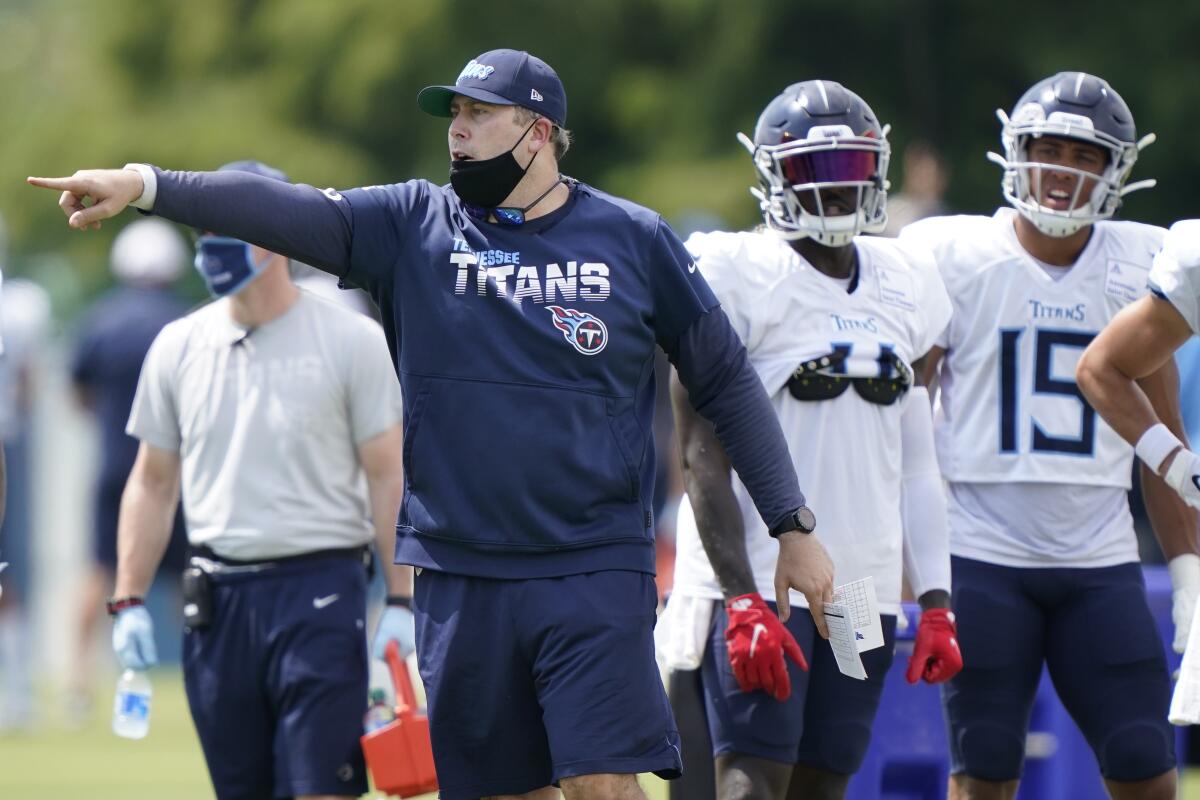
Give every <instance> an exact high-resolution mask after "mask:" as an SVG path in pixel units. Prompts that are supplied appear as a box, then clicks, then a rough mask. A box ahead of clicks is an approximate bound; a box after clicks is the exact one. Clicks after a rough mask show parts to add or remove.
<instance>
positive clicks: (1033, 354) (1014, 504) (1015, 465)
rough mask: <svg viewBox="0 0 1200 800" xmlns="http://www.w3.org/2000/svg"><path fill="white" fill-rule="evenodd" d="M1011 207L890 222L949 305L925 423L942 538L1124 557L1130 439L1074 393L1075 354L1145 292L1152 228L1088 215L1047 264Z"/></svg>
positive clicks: (1057, 555) (968, 548)
mask: <svg viewBox="0 0 1200 800" xmlns="http://www.w3.org/2000/svg"><path fill="white" fill-rule="evenodd" d="M1015 221H1016V212H1015V211H1014V210H1013V209H1010V208H1001V209H1000V210H998V211H997V212H996V213H995V215H993V216H991V217H983V216H956V217H932V218H928V219H924V220H920V221H918V222H915V223H913V224H911V225H909V226H908V227H906V228H905V229H904V230H903V231H902V233H901V238H902V239H903V240H906V241H910V242H913V243H917V244H920V245H922V246H924V247H926V248H928V249H929V250H930V251H931V252H932V253H933V254H934V258H935V259H936V261H937V264H938V269H939V271H940V272H941V274H942V278H943V280H944V281H945V284H946V289H947V291H948V292H949V293H950V298H951V301H952V303H953V305H954V315H953V317H952V319H951V323H950V325H949V326H948V327H947V329H946V331H945V332H944V333H943V334H942V337H941V338H940V339H939V341H938V342H937V344H938V345H940V346H942V347H944V348H945V349H946V351H947V352H946V356H945V360H944V362H943V365H942V372H941V408H940V412H939V414H938V417H937V421H936V427H935V430H936V438H937V445H938V461H939V463H940V465H941V468H942V473H943V475H944V476H945V477H946V479H947V480H948V481H950V483H951V487H950V488H951V492H950V494H951V497H950V500H951V504H950V521H951V552H952V553H954V554H955V555H961V556H966V557H969V558H982V559H983V560H987V561H991V562H994V563H1003V564H1008V565H1011V566H1051V565H1054V566H1099V565H1101V564H1104V565H1107V564H1112V563H1123V562H1127V561H1130V560H1137V550H1136V543H1135V541H1134V539H1133V536H1132V530H1131V526H1130V524H1129V512H1128V504H1127V501H1126V498H1125V494H1124V492H1125V490H1127V489H1128V488H1129V485H1130V474H1131V467H1132V458H1133V448H1131V447H1130V446H1129V445H1128V444H1126V443H1125V442H1124V441H1123V440H1122V439H1121V438H1120V437H1119V436H1118V435H1117V434H1116V432H1115V431H1113V430H1112V428H1110V427H1109V426H1108V425H1107V423H1105V422H1104V420H1103V419H1101V418H1100V417H1099V416H1098V415H1097V414H1096V412H1095V411H1094V410H1093V409H1092V407H1091V406H1090V405H1089V404H1088V403H1087V401H1086V400H1085V399H1084V397H1083V394H1082V393H1081V392H1080V391H1079V387H1078V386H1077V385H1076V383H1075V366H1076V364H1077V363H1078V361H1079V357H1080V355H1081V354H1082V353H1083V350H1084V348H1085V347H1087V345H1088V343H1089V342H1091V340H1092V339H1093V338H1094V337H1095V336H1096V334H1097V333H1099V332H1100V330H1101V328H1103V327H1104V326H1105V325H1106V324H1108V322H1109V320H1111V319H1112V318H1113V316H1114V315H1115V314H1116V313H1117V312H1118V311H1120V310H1121V308H1123V307H1124V306H1125V305H1127V304H1129V303H1130V302H1132V301H1133V300H1136V299H1137V298H1138V297H1140V296H1142V295H1143V294H1144V293H1145V292H1146V278H1147V275H1148V273H1149V269H1150V264H1151V260H1152V258H1153V256H1154V254H1155V252H1157V250H1158V249H1159V246H1160V244H1161V241H1162V236H1163V233H1164V231H1163V230H1162V229H1161V228H1157V227H1154V226H1150V225H1143V224H1140V223H1136V222H1100V223H1097V224H1096V225H1095V226H1093V230H1092V235H1091V238H1090V239H1089V240H1088V243H1087V245H1086V246H1085V248H1084V250H1083V252H1082V253H1081V254H1080V256H1079V258H1078V259H1077V260H1076V262H1075V264H1074V265H1073V266H1071V267H1069V268H1064V267H1058V268H1056V267H1053V266H1048V265H1044V264H1040V263H1039V262H1037V261H1036V260H1035V259H1034V258H1033V257H1032V256H1030V255H1029V254H1028V253H1027V252H1026V250H1025V249H1024V248H1023V247H1022V246H1021V244H1020V242H1019V241H1018V240H1017V236H1016V231H1015V228H1014V223H1015ZM1088 487H1095V488H1088ZM989 533H991V534H998V537H997V536H991V537H989V535H988V534H989ZM989 538H991V539H992V540H993V541H987V539H989ZM997 538H999V539H1000V540H1001V541H995V539H997Z"/></svg>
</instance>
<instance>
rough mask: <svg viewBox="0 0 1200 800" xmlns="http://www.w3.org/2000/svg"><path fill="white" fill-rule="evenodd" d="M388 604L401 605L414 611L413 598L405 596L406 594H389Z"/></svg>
mask: <svg viewBox="0 0 1200 800" xmlns="http://www.w3.org/2000/svg"><path fill="white" fill-rule="evenodd" d="M387 604H388V605H389V606H400V607H401V608H407V609H408V610H409V611H412V598H411V597H405V596H404V595H400V594H389V595H388V596H387Z"/></svg>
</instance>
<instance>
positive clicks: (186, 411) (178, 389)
mask: <svg viewBox="0 0 1200 800" xmlns="http://www.w3.org/2000/svg"><path fill="white" fill-rule="evenodd" d="M230 168H234V169H240V170H243V171H249V172H255V173H257V174H260V175H267V176H269V177H279V178H280V179H282V174H281V173H278V172H276V171H275V170H271V169H270V168H267V167H264V166H263V165H260V164H257V163H255V162H239V163H238V164H235V165H230ZM196 266H197V268H198V269H199V270H200V272H201V275H202V276H203V277H204V279H205V282H206V283H207V284H208V287H209V289H210V291H212V293H213V294H214V295H216V296H217V298H218V299H217V300H216V301H215V302H213V303H211V304H209V305H207V306H204V307H203V308H201V309H199V310H198V311H196V312H194V313H192V314H189V315H188V316H186V317H184V318H183V319H180V320H178V321H176V322H174V323H172V324H170V325H168V326H167V327H166V328H164V329H163V331H162V333H160V334H159V336H158V337H157V338H156V339H155V341H154V344H153V345H152V347H151V349H150V352H149V354H148V355H147V357H146V362H145V364H144V366H143V368H142V374H141V377H140V379H139V383H138V390H137V396H136V398H135V400H134V403H133V410H132V414H131V416H130V419H129V425H128V428H127V430H128V433H129V434H130V435H132V436H134V437H136V438H137V439H139V440H140V442H141V444H140V448H139V450H138V455H137V461H136V463H135V465H134V468H133V472H132V474H131V476H130V479H129V482H128V484H127V485H126V488H125V493H124V496H123V498H122V502H121V514H120V522H119V531H118V548H117V549H118V564H117V580H116V592H115V597H114V598H113V599H112V600H111V601H110V602H109V611H110V613H112V614H114V616H115V617H116V622H115V625H114V628H113V646H114V649H115V650H116V652H117V656H118V658H119V659H120V661H121V663H122V665H123V666H124V667H126V668H130V669H144V668H146V667H148V666H151V665H153V663H154V662H155V660H156V657H155V653H154V646H153V638H152V637H151V635H150V633H151V623H150V617H149V614H148V612H147V611H146V609H145V608H144V606H143V605H142V602H141V595H142V593H143V592H144V591H145V590H146V588H147V586H148V585H149V582H150V580H151V577H152V576H153V573H154V568H155V567H156V565H157V563H158V561H159V559H160V558H161V557H162V553H163V548H164V547H165V545H166V542H167V536H168V534H169V530H170V528H169V520H170V518H171V514H172V513H173V510H174V507H175V503H176V502H177V499H178V495H179V490H180V485H181V483H182V493H183V505H184V516H185V519H186V522H187V529H188V540H189V543H190V544H191V545H192V548H193V556H192V558H191V561H190V566H189V569H188V570H187V571H185V574H184V593H185V622H186V623H187V626H188V628H187V632H186V634H185V638H184V654H183V658H184V683H185V686H186V689H187V695H188V703H189V706H190V708H191V712H192V717H193V720H194V721H195V724H196V729H197V732H198V733H199V737H200V743H201V745H202V746H203V749H204V755H205V759H206V761H207V762H208V768H209V773H210V775H211V777H212V781H213V786H214V788H215V790H216V795H217V796H218V797H219V798H232V797H239V798H240V797H273V796H275V797H277V796H288V797H298V798H304V797H317V796H320V797H350V796H358V795H359V794H362V793H363V792H365V791H366V789H367V782H366V777H365V770H364V765H363V759H362V754H361V751H360V749H359V745H358V737H359V734H360V733H361V714H362V711H363V709H364V707H365V699H366V694H367V651H366V639H365V636H364V617H365V611H366V598H365V587H366V574H365V573H366V571H365V569H364V566H363V565H364V560H363V556H364V554H365V552H366V549H367V545H368V543H369V542H370V541H371V539H372V534H373V533H374V537H375V540H376V541H377V543H378V546H379V548H380V550H381V552H382V553H383V554H384V558H383V559H381V560H382V561H385V562H388V563H387V565H386V566H385V569H387V570H388V574H387V579H388V591H389V595H390V596H393V597H394V598H396V602H397V603H399V602H401V600H400V599H399V598H401V597H403V596H409V595H411V575H406V574H405V572H404V570H405V569H406V568H403V567H398V566H395V565H392V564H391V563H390V562H391V554H392V549H393V547H394V540H395V530H394V527H393V526H394V523H395V519H396V513H397V509H398V508H399V505H400V498H401V494H402V491H403V476H402V469H401V428H400V425H399V421H400V414H401V408H400V391H399V384H398V382H397V380H396V376H395V373H394V371H393V370H392V367H391V361H390V357H389V354H388V350H387V346H386V343H385V340H384V336H383V331H382V329H381V328H380V327H379V326H378V325H377V324H376V323H375V322H373V321H371V320H369V319H367V318H365V317H363V316H361V315H359V314H356V313H354V312H352V311H349V310H347V309H344V308H342V307H340V306H339V305H337V304H334V303H332V302H330V301H328V300H324V299H321V298H319V297H316V296H315V295H312V294H310V293H308V292H304V291H302V290H301V289H299V288H297V287H296V286H295V285H294V284H293V283H292V281H291V279H290V277H289V274H288V263H287V259H286V258H284V257H283V256H280V255H277V254H274V253H271V252H268V251H266V250H263V249H261V248H258V247H253V246H251V245H249V244H246V243H245V242H240V241H237V240H234V239H228V238H225V237H218V236H202V237H201V238H200V242H199V246H198V255H197V259H196ZM364 476H365V481H364ZM364 483H365V489H366V491H364ZM371 520H373V522H374V526H373V530H372V524H371ZM411 628H412V622H411V614H410V612H409V611H408V610H407V609H406V608H402V607H398V606H394V607H391V608H389V609H388V611H387V612H386V613H385V616H384V623H383V624H382V625H381V629H382V630H381V631H380V636H382V637H385V638H386V637H390V638H397V639H399V640H401V649H402V652H403V654H404V655H407V652H411V649H412V632H411Z"/></svg>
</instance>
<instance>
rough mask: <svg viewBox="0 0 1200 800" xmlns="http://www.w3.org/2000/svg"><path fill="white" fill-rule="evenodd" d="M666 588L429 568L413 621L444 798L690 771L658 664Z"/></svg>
mask: <svg viewBox="0 0 1200 800" xmlns="http://www.w3.org/2000/svg"><path fill="white" fill-rule="evenodd" d="M657 599H658V598H657V591H656V589H655V585H654V577H653V576H651V575H647V574H643V573H640V572H629V571H607V572H593V573H587V574H583V575H568V576H565V577H560V578H537V579H527V580H493V579H488V578H474V577H466V576H462V575H452V574H447V573H443V572H434V571H431V570H428V569H426V570H422V571H421V572H420V573H419V574H418V575H417V577H416V591H415V596H414V598H413V611H414V612H415V614H416V625H417V657H418V660H419V663H420V669H421V679H422V680H423V681H424V683H425V693H426V698H427V700H428V705H429V720H430V729H431V733H432V738H433V755H434V761H435V762H436V765H437V772H438V781H439V783H440V785H441V797H442V798H443V800H469V799H473V798H477V797H482V796H488V795H495V794H521V793H524V792H529V791H532V790H534V789H537V788H539V787H542V786H548V785H550V784H551V783H556V782H558V781H559V780H561V779H562V778H568V777H573V776H576V775H595V774H604V773H622V774H628V773H637V772H654V773H656V774H658V775H659V776H660V777H664V778H672V777H677V776H678V775H679V774H680V773H681V771H682V763H681V761H680V756H679V734H678V731H677V730H676V727H675V721H674V719H673V717H672V716H671V709H670V706H669V705H668V703H667V695H666V691H665V690H664V689H663V684H662V679H661V678H660V677H659V674H658V666H657V665H656V663H655V661H654V636H653V634H654V622H655V607H656V604H657Z"/></svg>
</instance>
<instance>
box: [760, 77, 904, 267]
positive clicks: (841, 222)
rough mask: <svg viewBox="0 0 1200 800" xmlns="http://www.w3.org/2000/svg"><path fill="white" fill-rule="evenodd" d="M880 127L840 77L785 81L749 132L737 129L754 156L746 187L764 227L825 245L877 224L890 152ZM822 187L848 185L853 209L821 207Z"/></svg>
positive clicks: (881, 220) (880, 224) (881, 221)
mask: <svg viewBox="0 0 1200 800" xmlns="http://www.w3.org/2000/svg"><path fill="white" fill-rule="evenodd" d="M887 132H888V126H886V125H884V126H881V125H880V124H879V121H878V120H877V119H876V117H875V112H873V111H872V110H871V107H870V106H868V105H867V104H866V102H865V101H864V100H863V99H862V98H861V97H859V96H858V95H856V94H855V93H854V92H851V91H850V90H848V89H846V88H845V87H843V86H842V85H841V84H838V83H834V82H833V81H804V82H803V83H795V84H792V85H791V86H789V87H788V88H786V89H784V90H783V93H782V94H780V95H779V96H778V97H776V98H775V99H774V100H772V101H771V103H770V105H768V106H767V107H766V109H765V110H764V111H763V112H762V115H761V116H759V118H758V124H757V125H756V126H755V128H754V139H750V138H749V137H748V136H746V135H745V134H743V133H739V134H738V140H739V141H740V142H741V143H742V144H743V145H745V146H746V149H747V150H749V151H750V155H751V156H752V157H753V159H754V168H755V169H756V170H757V172H758V179H759V184H760V186H759V187H758V188H752V189H751V190H750V193H751V194H753V195H754V196H755V197H756V198H758V201H759V206H760V207H761V209H762V213H763V219H764V220H765V221H766V224H767V227H768V228H770V229H771V230H773V231H776V232H778V233H779V234H781V235H783V236H784V237H786V238H788V239H800V238H803V237H805V236H808V237H811V238H812V239H813V240H815V241H816V242H818V243H820V244H822V245H825V246H826V247H843V246H845V245H847V244H849V243H850V240H851V239H853V238H854V236H855V235H856V234H859V233H877V232H879V231H881V230H883V228H884V225H886V224H887V188H888V183H887V169H888V162H889V160H890V159H891V148H890V146H889V145H888V141H887ZM822 189H852V190H854V192H855V195H856V198H857V200H856V202H855V205H854V209H853V211H852V212H851V213H849V214H826V213H825V207H824V204H823V203H822V199H821V190H822ZM802 197H803V198H804V199H805V200H806V201H807V202H806V203H801V198H802ZM805 205H807V206H808V207H807V208H806V207H805Z"/></svg>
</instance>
